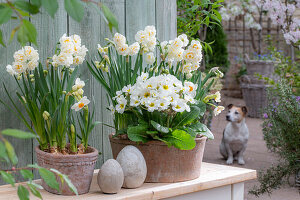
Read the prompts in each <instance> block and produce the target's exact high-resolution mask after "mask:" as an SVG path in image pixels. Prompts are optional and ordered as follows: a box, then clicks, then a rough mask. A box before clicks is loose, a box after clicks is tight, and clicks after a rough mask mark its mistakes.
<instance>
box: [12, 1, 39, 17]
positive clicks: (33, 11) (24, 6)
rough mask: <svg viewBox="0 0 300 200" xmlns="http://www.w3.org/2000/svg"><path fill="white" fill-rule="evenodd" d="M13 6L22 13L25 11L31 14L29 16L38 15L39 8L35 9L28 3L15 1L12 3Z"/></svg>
mask: <svg viewBox="0 0 300 200" xmlns="http://www.w3.org/2000/svg"><path fill="white" fill-rule="evenodd" d="M14 5H15V6H16V7H17V8H19V9H21V10H23V11H26V12H28V13H31V14H37V13H39V12H40V11H39V7H37V6H36V5H33V4H31V3H29V2H26V1H15V2H14Z"/></svg>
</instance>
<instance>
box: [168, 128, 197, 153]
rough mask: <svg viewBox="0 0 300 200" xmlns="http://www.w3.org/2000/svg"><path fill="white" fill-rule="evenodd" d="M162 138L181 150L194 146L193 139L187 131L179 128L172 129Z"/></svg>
mask: <svg viewBox="0 0 300 200" xmlns="http://www.w3.org/2000/svg"><path fill="white" fill-rule="evenodd" d="M162 139H163V140H165V141H167V142H168V143H170V144H172V145H173V146H174V147H176V148H178V149H181V150H190V149H193V148H194V147H195V146H196V142H195V139H194V138H193V137H192V136H191V135H190V134H188V133H187V132H185V131H183V130H179V129H176V130H174V131H173V132H172V134H168V135H167V136H166V137H163V138H162ZM168 143H167V144H168Z"/></svg>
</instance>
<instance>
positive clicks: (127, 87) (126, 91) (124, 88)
mask: <svg viewBox="0 0 300 200" xmlns="http://www.w3.org/2000/svg"><path fill="white" fill-rule="evenodd" d="M130 91H131V85H127V86H124V87H123V89H122V92H124V93H126V94H129V93H130Z"/></svg>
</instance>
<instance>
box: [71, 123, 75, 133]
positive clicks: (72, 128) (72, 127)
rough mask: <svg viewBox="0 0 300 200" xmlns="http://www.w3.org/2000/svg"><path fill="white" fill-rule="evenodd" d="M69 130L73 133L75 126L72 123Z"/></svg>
mask: <svg viewBox="0 0 300 200" xmlns="http://www.w3.org/2000/svg"><path fill="white" fill-rule="evenodd" d="M70 131H71V134H74V133H75V127H74V125H73V124H71V127H70Z"/></svg>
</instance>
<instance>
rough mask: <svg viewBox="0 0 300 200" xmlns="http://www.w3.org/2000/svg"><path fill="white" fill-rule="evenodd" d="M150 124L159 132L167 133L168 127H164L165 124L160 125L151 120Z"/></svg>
mask: <svg viewBox="0 0 300 200" xmlns="http://www.w3.org/2000/svg"><path fill="white" fill-rule="evenodd" d="M151 125H152V126H153V127H154V128H155V129H156V130H158V131H159V132H161V133H169V128H168V127H165V126H162V125H160V124H159V123H157V122H155V121H153V120H151Z"/></svg>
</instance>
